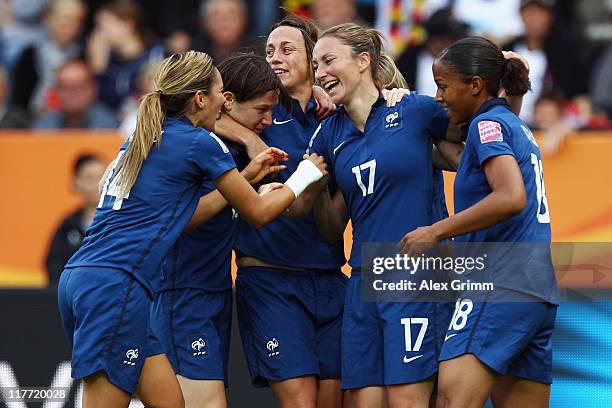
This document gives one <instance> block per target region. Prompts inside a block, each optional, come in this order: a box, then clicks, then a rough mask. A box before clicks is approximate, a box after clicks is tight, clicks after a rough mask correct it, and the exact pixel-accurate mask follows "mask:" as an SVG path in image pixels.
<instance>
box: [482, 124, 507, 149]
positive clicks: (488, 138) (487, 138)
mask: <svg viewBox="0 0 612 408" xmlns="http://www.w3.org/2000/svg"><path fill="white" fill-rule="evenodd" d="M478 134H479V135H480V143H483V144H484V143H490V142H501V141H503V140H504V135H503V134H502V129H501V124H500V123H498V122H493V121H491V120H483V121H482V122H478Z"/></svg>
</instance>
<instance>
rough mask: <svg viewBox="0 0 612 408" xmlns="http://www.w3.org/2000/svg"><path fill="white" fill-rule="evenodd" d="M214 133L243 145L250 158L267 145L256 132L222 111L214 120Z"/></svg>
mask: <svg viewBox="0 0 612 408" xmlns="http://www.w3.org/2000/svg"><path fill="white" fill-rule="evenodd" d="M215 133H218V134H219V135H221V136H223V137H224V138H226V139H228V140H231V141H232V142H234V143H238V144H241V145H242V146H244V147H245V149H246V151H247V154H248V155H249V158H250V159H254V158H255V157H256V156H257V155H258V154H259V153H261V152H262V151H264V150H266V148H267V147H268V146H267V145H266V144H265V143H264V141H263V140H261V138H260V137H259V135H258V134H257V133H255V132H253V131H252V130H250V129H248V128H246V127H244V126H242V125H241V124H240V123H238V122H236V121H235V120H233V119H232V118H230V117H229V116H228V115H227V114H224V113H223V114H221V118H220V119H218V120H217V121H216V122H215Z"/></svg>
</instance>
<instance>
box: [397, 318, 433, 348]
mask: <svg viewBox="0 0 612 408" xmlns="http://www.w3.org/2000/svg"><path fill="white" fill-rule="evenodd" d="M400 322H401V323H402V324H403V325H404V339H405V340H406V351H419V350H421V345H422V344H423V339H424V338H425V332H426V331H427V326H428V325H429V319H428V318H426V317H404V318H403V319H400ZM413 324H420V325H421V329H420V330H419V334H418V335H417V338H416V341H415V342H414V345H413V344H412V336H411V334H410V328H411V326H412V325H413Z"/></svg>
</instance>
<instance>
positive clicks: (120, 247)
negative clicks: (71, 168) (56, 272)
mask: <svg viewBox="0 0 612 408" xmlns="http://www.w3.org/2000/svg"><path fill="white" fill-rule="evenodd" d="M124 147H125V146H124ZM123 152H124V150H123V148H122V150H120V152H119V155H118V157H117V160H116V162H118V161H120V160H121V156H122V155H123ZM235 167H236V165H235V164H234V161H233V160H232V156H231V154H230V152H229V150H228V149H227V147H226V146H225V144H223V142H222V141H221V140H220V139H219V138H218V137H217V136H216V135H215V134H214V133H211V132H208V131H206V130H205V129H201V128H195V127H193V125H192V124H191V122H189V121H188V120H187V119H185V118H181V119H174V118H168V119H166V123H165V125H164V130H163V138H162V141H161V145H160V146H159V148H158V147H157V146H155V145H154V146H153V147H152V148H151V150H150V152H149V155H148V157H147V159H146V160H145V161H144V163H143V164H142V168H141V170H140V173H139V175H138V177H137V179H136V183H135V184H134V186H133V187H132V189H131V190H130V192H129V194H128V195H126V196H125V197H124V198H123V199H121V200H118V199H117V193H118V190H119V189H118V186H117V173H118V172H117V171H116V167H115V169H113V171H112V172H110V174H109V176H108V178H107V180H106V183H105V185H104V188H103V190H102V195H101V197H100V203H99V205H98V210H97V211H96V215H95V217H94V220H93V223H92V225H91V226H90V227H89V228H88V230H87V233H86V237H85V239H84V241H83V246H82V247H81V248H80V249H79V250H78V251H77V253H76V254H75V255H74V256H73V257H72V258H71V259H70V260H69V261H68V264H67V265H66V267H67V268H74V267H77V266H97V267H112V268H117V269H121V270H124V271H126V272H128V273H130V274H132V275H133V276H134V278H135V279H136V280H138V281H139V282H140V283H141V284H142V285H143V286H144V287H145V288H146V289H147V291H148V292H149V294H150V295H151V296H152V295H153V293H154V292H155V291H156V289H157V287H158V283H159V282H158V281H159V275H158V271H159V266H160V263H161V261H162V259H163V258H164V257H165V256H166V254H167V253H168V251H169V249H170V247H171V246H172V245H173V244H174V242H175V241H176V239H177V238H178V237H179V235H180V234H181V233H182V231H183V229H184V228H185V226H186V225H187V223H188V222H189V220H190V218H191V216H192V215H193V212H194V210H195V207H196V205H197V203H198V200H199V198H200V195H201V185H202V182H203V180H204V179H205V178H207V179H210V180H214V179H216V178H217V177H219V176H221V175H223V174H224V173H226V172H227V171H229V170H231V169H233V168H235Z"/></svg>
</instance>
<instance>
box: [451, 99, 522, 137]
mask: <svg viewBox="0 0 612 408" xmlns="http://www.w3.org/2000/svg"><path fill="white" fill-rule="evenodd" d="M496 106H505V107H506V108H508V109H510V105H508V101H507V100H506V99H504V98H493V99H489V100H486V101H484V103H483V104H482V105H480V108H478V110H477V111H476V113H475V114H474V116H472V117H471V118H470V120H468V121H467V122H466V123H465V124H463V125H462V126H461V138H462V140H463V141H464V142H465V141H466V140H467V134H468V130H469V129H470V125H471V124H472V121H473V120H474V118H476V117H477V116H479V115H482V114H483V113H485V112H488V111H490V110H491V109H493V108H494V107H496Z"/></svg>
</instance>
